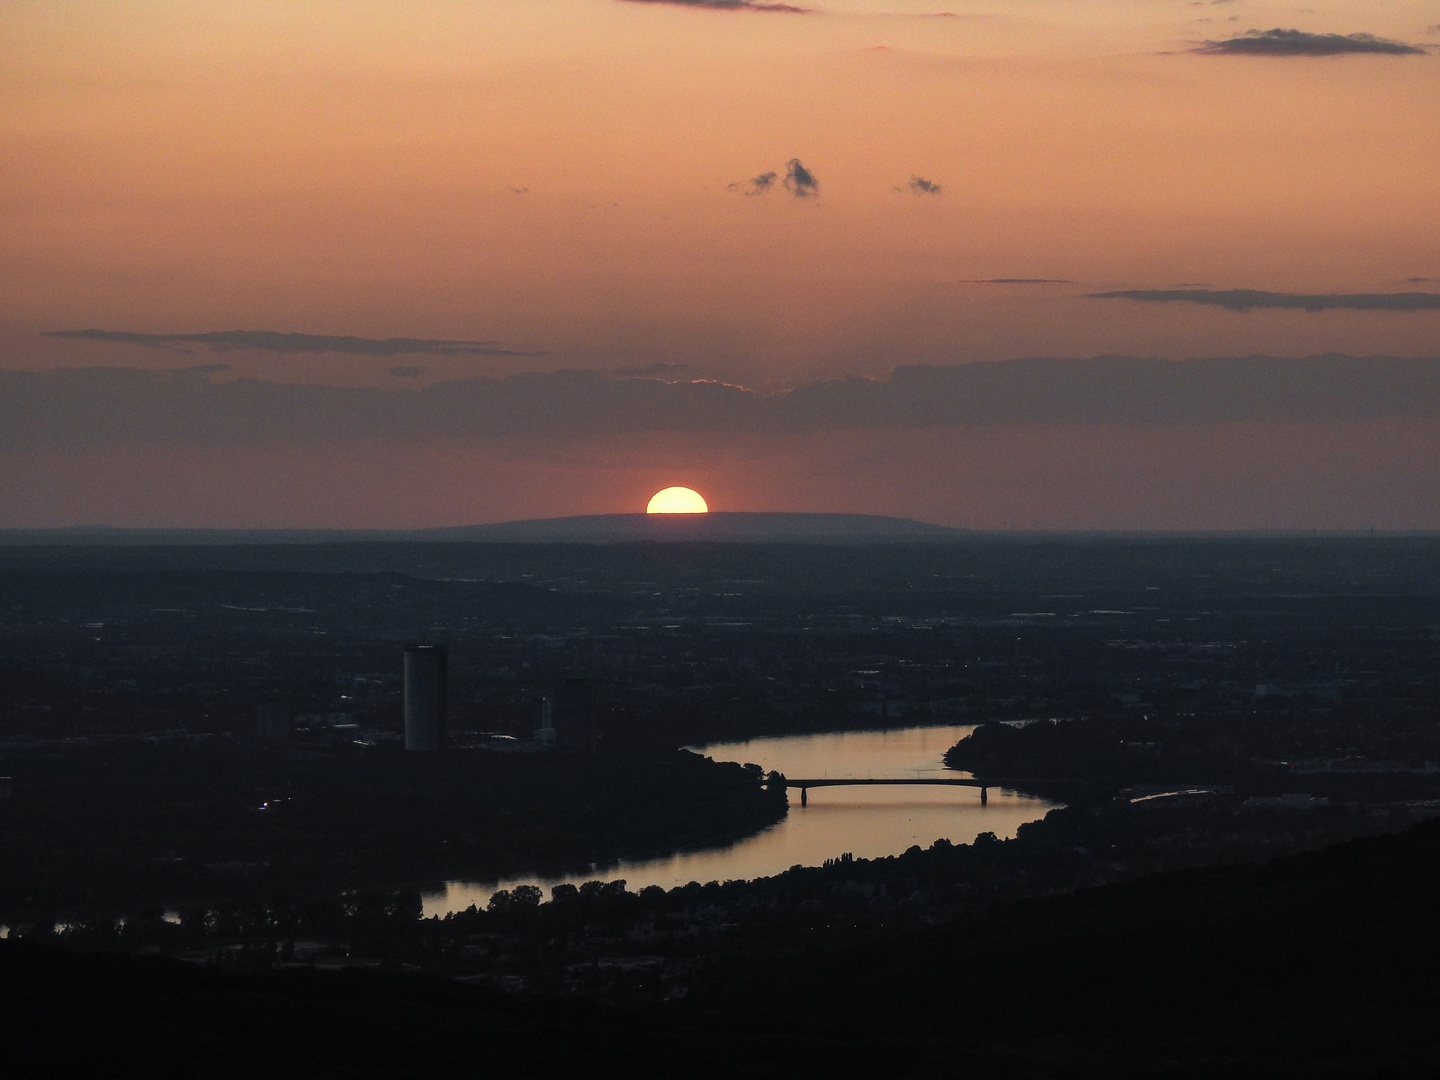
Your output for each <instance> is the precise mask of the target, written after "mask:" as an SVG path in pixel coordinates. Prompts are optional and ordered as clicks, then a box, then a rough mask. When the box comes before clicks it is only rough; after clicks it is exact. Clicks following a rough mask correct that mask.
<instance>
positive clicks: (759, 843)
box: [424, 725, 1056, 916]
mask: <svg viewBox="0 0 1440 1080" xmlns="http://www.w3.org/2000/svg"><path fill="white" fill-rule="evenodd" d="M972 730H974V728H973V725H963V726H953V725H952V726H948V727H921V728H900V729H891V730H886V731H848V732H834V733H828V734H821V735H786V736H780V737H777V738H766V739H749V740H746V741H744V742H732V743H709V744H707V745H704V746H695V747H691V749H693V750H695V751H697V752H698V753H702V754H705V755H707V756H709V757H713V758H715V759H716V760H717V761H738V762H741V763H742V764H743V763H745V762H754V763H755V764H756V765H759V766H761V767H762V768H764V770H765V771H766V772H769V771H771V770H772V769H774V770H778V771H779V772H782V773H784V774H785V775H786V776H789V777H805V778H815V779H840V778H857V779H863V778H877V777H895V778H901V777H904V778H916V779H919V778H924V777H930V776H934V777H961V776H966V775H968V774H966V773H956V772H952V771H950V770H948V769H946V768H945V766H944V764H943V762H942V760H941V759H942V757H943V755H944V753H945V751H946V750H948V749H949V748H950V747H952V746H954V745H955V744H956V743H957V742H959V741H960V740H961V739H963V738H964V737H965V736H966V735H968V734H969V733H970V732H971V731H972ZM1054 805H1056V804H1054V803H1051V802H1047V801H1046V800H1043V799H1035V798H1030V797H1028V796H1023V795H1017V794H1015V793H1014V792H1008V791H1001V790H999V789H993V788H992V789H991V791H990V800H989V805H987V806H981V805H980V792H979V791H978V790H977V789H975V788H951V787H933V788H932V787H894V788H886V787H858V788H850V787H839V788H815V789H812V790H811V791H810V794H809V804H808V805H807V806H804V807H802V806H800V800H799V797H798V795H797V794H796V793H795V792H793V791H792V792H791V793H790V812H789V814H787V815H786V816H785V818H784V819H783V820H781V821H780V822H778V823H777V824H775V825H773V826H771V827H770V828H768V829H765V830H763V831H761V832H759V833H756V834H755V835H753V836H749V837H746V838H745V839H743V840H739V841H737V842H736V843H733V844H729V845H725V846H721V847H713V848H706V849H703V850H700V851H686V852H680V853H678V854H675V855H669V856H664V857H661V858H655V859H637V860H633V861H626V862H621V863H617V864H615V865H613V866H596V867H592V868H590V869H589V870H586V871H583V872H580V873H575V874H566V875H560V876H537V875H534V874H528V875H520V876H517V877H511V878H502V879H500V880H498V881H452V882H448V883H447V884H446V886H445V888H444V889H442V890H437V891H435V892H432V893H429V894H427V895H426V896H425V897H424V901H425V914H426V915H427V916H429V915H444V914H445V913H446V912H450V911H460V910H463V909H465V908H467V907H469V906H470V905H471V904H472V903H473V904H475V905H477V906H479V907H484V906H485V904H487V903H488V902H489V900H490V896H491V894H492V893H494V892H495V890H497V889H513V888H514V887H515V886H516V885H527V884H528V885H539V886H540V887H542V888H544V889H546V890H547V892H548V890H549V887H550V886H552V885H556V884H559V883H560V882H572V883H576V884H578V883H580V882H584V881H595V880H599V881H614V880H616V879H619V878H623V879H624V880H625V882H626V887H627V888H629V889H630V890H631V891H637V890H639V889H643V888H645V887H646V886H647V885H659V886H660V887H662V888H665V889H669V888H673V887H675V886H676V885H685V884H687V883H689V882H691V881H699V882H706V881H728V880H731V879H734V878H756V877H767V876H769V875H771V874H778V873H780V872H781V871H783V870H788V869H789V868H790V867H792V866H794V865H796V864H800V865H803V866H815V865H818V864H819V863H821V862H824V861H825V860H826V859H832V858H834V857H835V856H837V855H840V854H842V853H844V852H847V851H848V852H851V853H852V854H854V855H855V856H856V858H862V859H869V858H876V857H878V856H883V855H898V854H900V852H902V851H904V850H905V849H906V848H908V847H910V846H911V845H913V844H919V845H920V846H921V847H929V846H930V845H931V844H932V843H934V842H935V841H936V840H937V839H939V838H940V837H944V838H946V839H948V840H951V841H953V842H955V843H957V844H967V843H969V842H970V841H971V840H973V839H974V838H975V837H976V836H977V835H978V834H980V833H982V832H993V833H995V835H996V836H999V837H1001V838H1006V837H1011V836H1014V835H1015V830H1016V829H1017V828H1019V827H1020V826H1021V825H1023V824H1024V823H1025V822H1027V821H1034V820H1035V819H1037V818H1040V817H1044V816H1045V813H1046V811H1048V810H1049V809H1051V807H1053V806H1054Z"/></svg>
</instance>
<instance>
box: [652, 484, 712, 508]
mask: <svg viewBox="0 0 1440 1080" xmlns="http://www.w3.org/2000/svg"><path fill="white" fill-rule="evenodd" d="M645 512H646V513H647V514H708V513H709V512H710V507H708V506H706V505H705V500H704V499H702V498H701V497H700V493H699V492H698V491H695V490H693V489H691V488H687V487H668V488H666V489H665V490H664V491H657V492H656V493H655V494H654V495H653V496H651V498H650V505H649V506H647V507H645Z"/></svg>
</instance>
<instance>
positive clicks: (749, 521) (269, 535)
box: [0, 511, 974, 545]
mask: <svg viewBox="0 0 1440 1080" xmlns="http://www.w3.org/2000/svg"><path fill="white" fill-rule="evenodd" d="M972 535H974V534H973V533H971V532H970V531H969V530H966V529H952V528H949V527H948V526H945V525H932V524H930V523H929V522H924V521H914V520H911V519H910V518H896V517H883V516H880V515H876V514H792V513H742V512H733V511H712V512H711V513H708V514H586V515H582V516H579V517H560V518H536V519H533V520H528V521H503V522H497V523H495V524H491V525H455V526H451V527H448V528H440V529H120V528H110V527H106V526H76V527H73V528H66V529H3V530H0V544H10V545H15V544H117V545H155V544H159V545H164V544H181V545H188V544H333V543H347V542H348V543H355V542H372V543H373V542H377V541H381V542H383V541H387V540H407V541H439V542H451V543H495V544H499V543H506V544H624V543H635V542H646V541H650V542H674V541H690V542H712V543H782V544H895V543H944V542H946V541H955V540H961V539H964V538H966V537H969V536H972Z"/></svg>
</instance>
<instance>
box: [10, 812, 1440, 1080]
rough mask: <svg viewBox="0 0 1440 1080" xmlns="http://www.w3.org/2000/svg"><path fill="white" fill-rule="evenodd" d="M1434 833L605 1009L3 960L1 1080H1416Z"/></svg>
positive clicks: (1021, 910)
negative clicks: (500, 1078)
mask: <svg viewBox="0 0 1440 1080" xmlns="http://www.w3.org/2000/svg"><path fill="white" fill-rule="evenodd" d="M1437 909H1440V823H1425V824H1421V825H1417V826H1415V827H1413V828H1412V829H1410V830H1409V831H1408V832H1405V833H1402V834H1399V835H1393V836H1385V837H1378V838H1368V839H1361V840H1355V841H1351V842H1349V843H1347V844H1343V845H1340V846H1338V847H1333V848H1329V849H1326V850H1324V851H1321V852H1318V853H1313V854H1308V855H1302V856H1296V857H1290V858H1285V859H1280V860H1276V861H1274V862H1272V863H1270V864H1268V865H1264V866H1260V865H1245V866H1238V867H1227V868H1218V869H1208V870H1200V871H1185V872H1178V873H1169V874H1162V875H1157V876H1154V877H1150V878H1147V879H1144V880H1140V881H1136V882H1131V883H1127V884H1122V885H1113V886H1108V887H1105V888H1100V889H1092V890H1085V891H1082V892H1079V893H1075V894H1071V895H1068V896H1062V897H1056V898H1051V899H1044V900H1031V901H1024V902H1020V903H1015V904H1010V905H1003V906H1000V907H996V908H993V909H992V910H991V911H990V912H989V913H988V914H987V915H984V916H977V917H969V918H961V919H958V920H955V921H953V922H951V923H948V924H946V925H943V926H939V927H935V928H930V929H922V930H918V931H914V932H912V933H909V934H907V935H905V936H904V937H903V938H901V939H899V940H889V941H886V942H884V943H883V944H876V945H869V946H862V947H858V948H853V949H848V950H840V951H832V952H828V953H826V954H823V955H821V956H819V957H808V958H804V959H800V960H795V961H792V962H787V963H777V964H774V965H768V966H766V965H760V966H754V967H751V968H749V969H747V970H746V971H744V972H735V973H734V974H733V977H732V978H731V979H729V980H728V981H725V982H717V983H716V984H714V985H712V986H711V987H709V988H708V989H707V990H706V991H705V992H703V993H700V994H697V995H696V996H695V997H694V998H692V999H691V1000H688V1001H686V1002H683V1003H671V1004H666V1005H655V1006H649V1007H645V1008H629V1009H626V1008H617V1007H611V1006H604V1005H600V1004H597V1003H594V1002H589V1001H577V1000H553V999H546V998H539V997H530V996H525V995H518V996H509V997H506V996H501V995H497V994H495V993H494V992H493V991H490V990H481V989H476V988H471V987H467V986H462V985H456V984H455V983H453V982H446V981H441V980H438V979H433V978H429V977H423V976H406V975H402V974H386V973H382V972H365V973H359V972H340V973H322V972H314V971H303V972H286V971H280V972H263V973H251V974H243V973H227V972H225V971H224V970H221V969H216V968H197V967H193V966H186V965H183V964H180V963H177V962H175V961H171V960H159V959H156V960H145V959H137V958H133V957H121V956H114V955H98V954H88V955H87V954H76V953H72V952H62V951H60V950H58V949H55V948H53V947H46V946H41V945H35V944H29V943H12V942H5V943H3V944H0V1014H3V1015H4V1017H5V1021H6V1030H7V1039H6V1043H7V1045H6V1054H7V1059H8V1062H9V1067H8V1068H7V1072H8V1074H9V1075H13V1076H27V1077H29V1076H33V1077H40V1076H56V1075H106V1074H112V1073H114V1072H117V1071H122V1070H123V1071H132V1070H133V1071H139V1070H143V1071H145V1072H146V1073H147V1074H149V1075H153V1076H212V1077H226V1076H247V1077H289V1076H306V1077H371V1076H375V1077H379V1076H385V1077H407V1076H448V1075H458V1074H467V1075H468V1074H475V1073H479V1074H484V1075H493V1074H501V1075H504V1074H510V1075H518V1076H567V1077H568V1076H577V1077H578V1076H589V1075H594V1074H596V1073H598V1072H603V1073H611V1072H614V1073H623V1074H626V1075H631V1076H641V1077H648V1076H675V1075H688V1076H721V1075H724V1076H749V1077H795V1076H799V1077H806V1076H815V1077H827V1076H828V1077H834V1076H875V1075H883V1076H911V1077H928V1076H977V1077H1017V1078H1018V1077H1055V1078H1071V1077H1073V1078H1077V1080H1079V1078H1089V1077H1107V1078H1108V1077H1132V1076H1133V1077H1161V1076H1164V1077H1202V1076H1203V1077H1210V1076H1228V1077H1257V1078H1258V1077H1267V1078H1270V1077H1311V1076H1325V1077H1336V1078H1340V1077H1346V1078H1348V1077H1356V1078H1359V1077H1377V1078H1378V1077H1396V1078H1401V1077H1426V1076H1433V1075H1435V1073H1436V1070H1437V1069H1440V1025H1437V1024H1436V1023H1435V1016H1436V1013H1437V1007H1440V976H1437V969H1440V964H1437V961H1440V919H1437V916H1436V911H1437Z"/></svg>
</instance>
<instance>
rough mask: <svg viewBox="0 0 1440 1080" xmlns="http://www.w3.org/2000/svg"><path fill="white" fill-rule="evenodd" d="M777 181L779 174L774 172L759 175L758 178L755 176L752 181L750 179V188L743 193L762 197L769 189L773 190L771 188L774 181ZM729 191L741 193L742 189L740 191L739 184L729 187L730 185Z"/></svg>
mask: <svg viewBox="0 0 1440 1080" xmlns="http://www.w3.org/2000/svg"><path fill="white" fill-rule="evenodd" d="M779 179H780V174H779V173H776V172H767V173H761V174H760V175H759V176H756V177H754V178H753V179H751V181H750V187H749V188H748V189H744V192H745V194H746V195H764V194H765V193H766V192H767V191H769V190H770V189H771V188H773V187H774V186H775V181H777V180H779ZM730 190H731V191H741V190H742V189H741V187H740V185H739V184H731V185H730Z"/></svg>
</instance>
